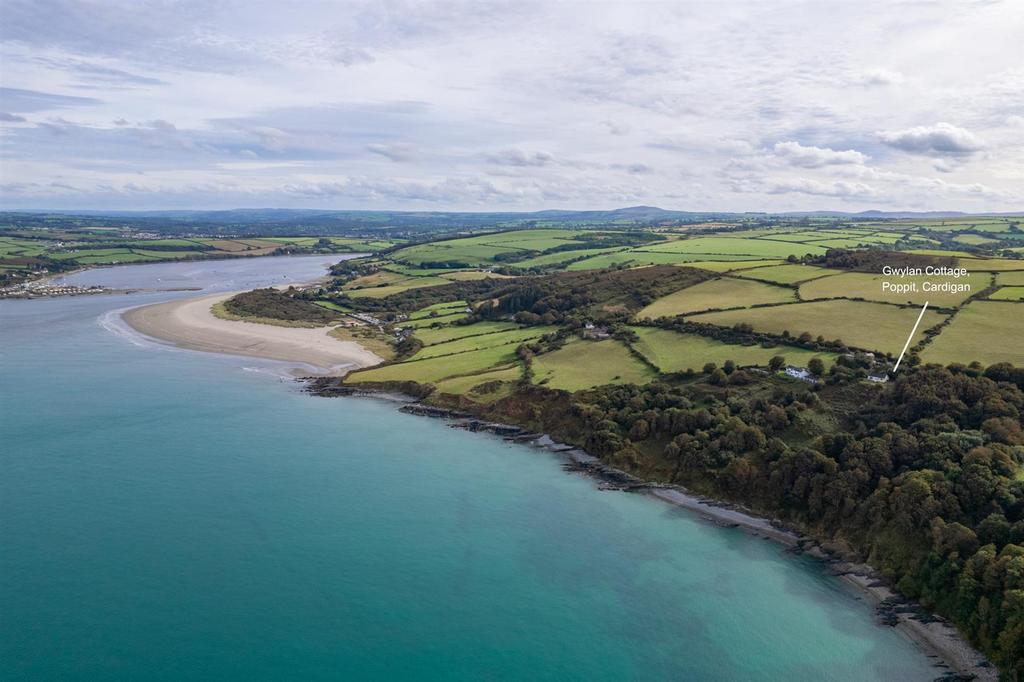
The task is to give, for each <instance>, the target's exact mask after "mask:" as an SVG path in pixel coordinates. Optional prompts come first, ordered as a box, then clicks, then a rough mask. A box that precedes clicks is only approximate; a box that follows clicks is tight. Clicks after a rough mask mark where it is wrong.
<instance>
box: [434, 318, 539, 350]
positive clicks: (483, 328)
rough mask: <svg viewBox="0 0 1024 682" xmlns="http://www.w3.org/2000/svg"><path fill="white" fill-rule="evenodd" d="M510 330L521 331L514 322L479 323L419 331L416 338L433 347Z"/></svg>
mask: <svg viewBox="0 0 1024 682" xmlns="http://www.w3.org/2000/svg"><path fill="white" fill-rule="evenodd" d="M510 329H519V325H517V324H515V323H513V322H477V323H476V324H468V325H456V326H452V327H440V328H438V329H417V330H416V332H415V336H416V338H417V339H419V340H420V341H422V342H423V344H424V345H426V346H431V345H434V344H436V343H446V342H448V341H452V340H454V339H461V338H463V337H465V336H476V335H477V334H490V333H492V332H503V331H508V330H510Z"/></svg>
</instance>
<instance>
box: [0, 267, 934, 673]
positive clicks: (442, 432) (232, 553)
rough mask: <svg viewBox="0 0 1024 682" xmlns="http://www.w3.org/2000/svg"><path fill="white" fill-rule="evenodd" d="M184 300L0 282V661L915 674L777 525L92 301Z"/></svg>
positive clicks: (216, 285)
mask: <svg viewBox="0 0 1024 682" xmlns="http://www.w3.org/2000/svg"><path fill="white" fill-rule="evenodd" d="M336 259H337V257H333V258H329V259H328V260H336ZM285 263H288V265H286V266H285V267H284V268H283V269H277V268H280V267H282V265H283V264H285ZM270 266H272V267H273V268H275V269H274V271H273V274H272V275H270V276H269V277H265V278H262V279H261V277H263V275H261V270H260V268H263V267H270ZM225 267H226V268H228V270H229V271H228V272H225V271H224V270H223V268H225ZM320 267H321V266H320V265H319V264H314V263H313V262H312V261H303V260H302V259H298V258H289V259H283V258H276V259H262V260H254V261H233V262H231V263H229V264H227V265H221V264H216V265H214V264H200V263H179V264H172V265H160V266H138V267H122V268H115V269H114V270H116V273H114V274H116V277H117V278H119V279H118V282H120V284H118V283H117V282H114V281H111V279H110V278H109V277H108V278H107V279H106V280H103V281H102V282H101V283H104V284H108V285H112V286H130V287H140V286H142V287H145V286H158V285H157V284H156V283H153V282H149V280H147V278H150V279H152V278H155V277H160V278H161V281H162V282H163V281H166V279H167V278H171V279H174V280H175V281H179V280H189V281H191V282H193V283H194V284H189V285H184V286H193V285H194V286H204V287H207V288H208V289H209V290H218V289H221V290H222V289H231V288H236V287H237V283H238V282H245V284H244V285H243V286H259V285H263V284H268V283H277V281H275V278H279V276H280V275H283V274H288V275H289V277H294V278H295V279H297V280H301V279H303V278H305V279H308V278H309V277H310V275H309V272H310V270H312V271H313V275H314V276H315V275H316V274H319V273H318V272H317V271H318V270H319V269H320ZM151 268H152V269H151ZM156 268H161V269H164V270H165V271H166V272H162V273H161V274H159V275H154V274H153V273H155V272H156ZM196 268H199V271H198V272H197V271H196ZM204 268H206V269H204ZM289 268H293V269H291V270H289ZM185 273H191V274H189V275H187V276H186V275H185ZM108 274H109V273H108ZM97 275H103V273H101V272H100V271H95V272H93V273H88V272H87V273H82V274H80V275H76V276H75V277H84V278H90V277H96V276H97ZM87 281H89V282H92V281H97V280H87ZM228 281H230V282H232V284H230V285H225V282H228ZM125 282H131V283H130V284H125ZM195 283H198V284H195ZM180 295H184V294H167V293H154V294H140V295H132V296H91V297H78V298H65V299H45V300H32V301H0V349H2V354H0V443H2V447H0V466H2V475H0V678H2V679H5V680H12V679H33V680H68V679H81V680H108V679H110V680H112V679H167V680H189V679H203V680H210V679H217V680H279V679H302V680H317V679H325V680H326V679H438V680H440V679H443V680H477V679H481V678H482V679H588V680H622V679H631V680H639V679H666V680H668V679H672V680H825V679H827V680H851V681H852V680H856V681H858V682H860V681H866V680H903V681H907V682H911V681H914V680H928V679H931V678H933V677H934V676H935V675H936V670H935V669H934V668H933V667H932V666H931V663H930V661H929V659H928V658H926V657H925V656H924V655H923V654H922V653H921V652H920V651H919V650H918V649H917V648H916V647H915V646H914V645H913V644H911V643H910V642H908V641H907V640H905V639H904V638H903V637H902V635H901V634H899V633H898V632H896V631H894V630H891V629H888V628H883V627H879V626H877V625H875V623H874V621H873V615H872V610H871V608H870V606H868V605H867V604H865V603H864V602H862V601H860V600H858V598H857V596H856V595H855V594H853V593H851V592H850V591H848V590H847V589H846V588H845V587H844V586H842V585H841V584H840V583H839V582H838V581H836V580H835V579H834V578H831V577H830V576H828V575H826V574H825V573H824V572H823V571H822V570H821V569H820V567H819V566H817V565H816V564H814V563H812V562H809V561H806V560H803V559H801V558H798V557H793V556H791V555H789V554H786V553H785V552H784V551H783V549H782V548H781V547H780V546H778V545H776V544H774V543H771V542H768V541H765V540H762V539H758V538H754V537H751V536H748V535H746V534H744V533H743V532H741V531H739V530H734V529H724V528H719V527H716V526H713V525H710V524H707V523H705V522H703V521H701V520H699V519H696V518H695V517H693V516H691V515H690V514H689V513H687V512H685V511H682V510H678V509H675V508H673V507H670V506H668V505H665V504H663V503H660V502H658V501H656V500H652V499H650V498H647V497H644V496H639V495H630V494H625V493H615V492H601V491H598V490H596V489H595V487H594V485H593V484H592V482H591V481H589V480H587V479H585V478H582V477H580V476H577V475H575V474H568V473H566V472H564V471H562V470H561V468H560V466H559V462H558V460H557V459H555V458H554V457H553V456H551V455H549V454H547V453H545V452H543V451H540V450H535V449H531V448H527V447H524V446H518V445H511V444H508V443H505V442H503V441H501V440H499V439H497V438H494V437H491V436H487V435H483V434H473V433H467V432H464V431H459V430H455V429H451V428H448V427H447V426H446V425H445V423H444V422H441V421H437V420H431V419H425V418H419V417H413V416H408V415H404V414H402V413H400V412H398V411H397V410H396V409H395V408H394V406H393V405H390V404H388V403H385V402H381V401H374V400H363V399H348V398H339V399H321V398H312V397H309V396H307V395H305V394H302V393H301V392H299V391H298V390H297V387H296V386H295V384H294V383H292V382H289V381H285V380H283V379H282V378H280V377H279V376H278V375H277V367H278V366H277V365H275V364H274V363H270V362H259V361H255V360H252V359H249V358H237V357H230V356H220V355H213V354H204V353H194V352H190V351H180V350H176V349H169V348H167V347H165V346H158V345H154V344H151V343H148V342H145V341H144V340H140V339H138V338H135V337H132V336H131V335H125V334H123V333H122V334H121V335H119V334H115V333H112V332H111V329H117V328H118V326H117V324H116V316H111V315H108V314H107V313H108V312H109V311H112V310H117V309H121V308H125V307H129V306H132V305H137V304H140V303H143V302H148V301H157V300H165V299H167V298H170V297H175V296H180ZM104 320H105V325H106V326H104V323H103V322H104ZM133 341H134V342H133ZM247 370H249V371H247Z"/></svg>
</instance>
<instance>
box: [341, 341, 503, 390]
mask: <svg viewBox="0 0 1024 682" xmlns="http://www.w3.org/2000/svg"><path fill="white" fill-rule="evenodd" d="M515 349H516V347H515V346H514V345H507V346H498V347H497V348H488V349H486V350H480V351H474V352H469V353H458V354H457V355H444V356H441V357H436V358H427V359H425V360H407V361H405V362H399V363H396V364H394V365H386V366H384V367H375V368H372V369H366V370H361V371H358V372H352V373H351V374H349V375H348V376H347V377H345V381H346V382H356V381H417V382H419V383H421V384H432V383H434V382H437V381H440V380H442V379H447V378H449V377H457V376H464V375H467V374H477V373H479V372H482V371H484V370H486V369H490V368H491V367H494V366H495V365H507V364H511V363H512V362H514V361H515V359H516V358H515Z"/></svg>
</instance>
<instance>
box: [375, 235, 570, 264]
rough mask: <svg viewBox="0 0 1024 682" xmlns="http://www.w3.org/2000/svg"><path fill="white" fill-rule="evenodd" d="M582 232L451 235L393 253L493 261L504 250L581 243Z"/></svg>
mask: <svg viewBox="0 0 1024 682" xmlns="http://www.w3.org/2000/svg"><path fill="white" fill-rule="evenodd" d="M579 235H580V232H579V231H576V230H555V229H551V230H517V231H511V232H502V233H498V234H488V235H480V236H479V237H465V238H462V239H448V240H444V241H436V242H430V243H427V244H416V245H414V246H408V247H406V248H404V249H399V250H398V251H395V252H394V253H393V254H392V257H393V258H395V259H396V260H399V261H403V262H406V263H411V264H413V265H420V264H422V263H465V264H466V265H469V266H478V265H484V264H486V263H492V262H494V261H495V259H496V257H498V256H500V255H502V254H513V253H515V252H518V251H521V252H523V254H524V255H529V252H531V251H543V250H545V249H551V248H555V247H557V246H563V245H565V244H578V243H581V242H579V241H578V240H576V239H574V237H577V236H579Z"/></svg>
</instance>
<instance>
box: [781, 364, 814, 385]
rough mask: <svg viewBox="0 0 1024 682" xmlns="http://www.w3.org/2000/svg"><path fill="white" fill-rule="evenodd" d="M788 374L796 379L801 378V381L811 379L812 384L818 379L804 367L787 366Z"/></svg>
mask: <svg viewBox="0 0 1024 682" xmlns="http://www.w3.org/2000/svg"><path fill="white" fill-rule="evenodd" d="M786 375H787V376H791V377H793V378H794V379H800V380H801V381H809V382H810V383H812V384H813V383H815V382H816V381H817V379H815V378H814V375H813V374H811V373H810V371H809V370H807V369H804V368H803V367H794V366H792V365H790V366H789V367H787V368H786Z"/></svg>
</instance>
